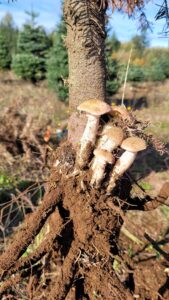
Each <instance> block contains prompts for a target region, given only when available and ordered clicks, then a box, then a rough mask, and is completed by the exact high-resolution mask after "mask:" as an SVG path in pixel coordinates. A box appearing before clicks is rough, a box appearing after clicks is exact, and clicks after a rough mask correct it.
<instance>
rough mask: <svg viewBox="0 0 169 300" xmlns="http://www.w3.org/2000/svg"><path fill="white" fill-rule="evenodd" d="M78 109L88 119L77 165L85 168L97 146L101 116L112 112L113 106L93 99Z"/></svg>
mask: <svg viewBox="0 0 169 300" xmlns="http://www.w3.org/2000/svg"><path fill="white" fill-rule="evenodd" d="M77 109H78V110H79V111H83V112H86V113H87V118H88V120H87V124H86V127H85V130H84V132H83V135H82V137H81V140H80V150H79V153H78V155H77V164H78V165H79V167H80V168H84V167H85V166H86V165H87V163H88V160H89V157H90V154H91V153H92V151H93V148H94V145H95V141H96V135H97V130H98V127H99V119H100V116H101V115H104V114H106V113H108V112H110V110H111V106H110V105H108V104H107V103H105V102H103V101H101V100H98V99H91V100H87V101H85V102H83V103H82V104H80V105H79V106H78V108H77Z"/></svg>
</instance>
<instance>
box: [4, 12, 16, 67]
mask: <svg viewBox="0 0 169 300" xmlns="http://www.w3.org/2000/svg"><path fill="white" fill-rule="evenodd" d="M17 35H18V30H17V28H16V27H15V25H14V22H13V18H12V16H11V14H9V13H7V14H6V15H5V16H4V17H3V18H2V20H1V22H0V69H9V68H10V65H11V61H12V54H13V53H14V52H15V49H16V41H17Z"/></svg>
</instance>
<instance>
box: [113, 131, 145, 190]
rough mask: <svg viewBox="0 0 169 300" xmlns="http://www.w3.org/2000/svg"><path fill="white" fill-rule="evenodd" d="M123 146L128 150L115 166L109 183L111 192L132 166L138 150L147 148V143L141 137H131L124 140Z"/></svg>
mask: <svg viewBox="0 0 169 300" xmlns="http://www.w3.org/2000/svg"><path fill="white" fill-rule="evenodd" d="M121 148H122V149H124V150H126V151H125V152H124V153H123V154H122V155H121V156H120V158H119V159H118V160H117V162H116V164H115V166H114V168H113V171H112V174H111V177H110V181H109V185H108V187H107V192H108V193H110V192H111V191H112V189H113V188H114V187H115V185H116V180H117V179H119V178H120V177H121V176H122V175H123V174H124V172H126V171H127V170H128V169H129V168H130V166H131V165H132V163H133V162H134V160H135V158H136V155H137V152H139V151H142V150H145V149H146V148H147V145H146V142H145V141H144V140H143V139H141V138H138V137H129V138H127V139H125V140H124V141H123V142H122V144H121Z"/></svg>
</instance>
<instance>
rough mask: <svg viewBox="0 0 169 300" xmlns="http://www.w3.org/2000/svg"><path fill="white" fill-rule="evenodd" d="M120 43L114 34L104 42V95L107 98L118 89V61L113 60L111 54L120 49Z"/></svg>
mask: <svg viewBox="0 0 169 300" xmlns="http://www.w3.org/2000/svg"><path fill="white" fill-rule="evenodd" d="M107 32H108V30H107ZM120 45H121V44H120V42H119V40H118V39H117V37H116V35H115V33H113V35H112V36H111V37H108V38H107V40H106V55H105V57H106V66H107V81H106V93H107V95H108V96H112V95H113V94H115V93H116V92H117V90H118V88H119V87H120V81H119V79H118V69H119V65H118V61H117V60H116V59H114V58H113V56H112V55H113V53H114V52H117V51H118V50H119V48H120Z"/></svg>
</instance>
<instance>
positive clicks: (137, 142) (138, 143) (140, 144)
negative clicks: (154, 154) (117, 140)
mask: <svg viewBox="0 0 169 300" xmlns="http://www.w3.org/2000/svg"><path fill="white" fill-rule="evenodd" d="M121 148H122V149H124V150H127V151H130V152H139V151H142V150H145V149H146V148H147V145H146V142H145V140H143V139H141V138H138V137H135V136H132V137H129V138H127V139H125V140H124V141H123V142H122V144H121Z"/></svg>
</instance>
